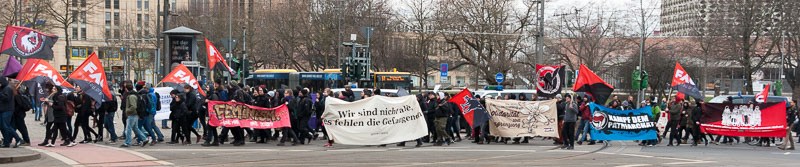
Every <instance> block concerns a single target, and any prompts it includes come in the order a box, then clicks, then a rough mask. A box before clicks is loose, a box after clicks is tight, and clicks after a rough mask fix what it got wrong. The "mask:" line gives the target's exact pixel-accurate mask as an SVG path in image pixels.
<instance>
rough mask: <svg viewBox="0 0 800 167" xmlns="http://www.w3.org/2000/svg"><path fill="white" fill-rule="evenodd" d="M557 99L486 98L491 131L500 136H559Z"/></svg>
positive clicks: (493, 134)
mask: <svg viewBox="0 0 800 167" xmlns="http://www.w3.org/2000/svg"><path fill="white" fill-rule="evenodd" d="M556 102H557V100H547V101H518V100H493V99H487V100H486V106H487V108H486V110H487V111H488V112H489V115H491V119H490V121H489V132H490V133H491V135H492V136H499V137H526V136H527V137H533V136H542V137H558V122H556V120H557V111H556Z"/></svg>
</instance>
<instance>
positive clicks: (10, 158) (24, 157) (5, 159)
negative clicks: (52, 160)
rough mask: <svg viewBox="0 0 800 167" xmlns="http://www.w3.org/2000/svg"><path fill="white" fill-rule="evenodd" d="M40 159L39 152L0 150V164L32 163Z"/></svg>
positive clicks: (20, 149) (11, 149) (15, 149)
mask: <svg viewBox="0 0 800 167" xmlns="http://www.w3.org/2000/svg"><path fill="white" fill-rule="evenodd" d="M39 158H42V155H41V154H39V152H36V151H33V150H30V149H25V148H0V164H6V163H17V162H25V161H33V160H37V159H39Z"/></svg>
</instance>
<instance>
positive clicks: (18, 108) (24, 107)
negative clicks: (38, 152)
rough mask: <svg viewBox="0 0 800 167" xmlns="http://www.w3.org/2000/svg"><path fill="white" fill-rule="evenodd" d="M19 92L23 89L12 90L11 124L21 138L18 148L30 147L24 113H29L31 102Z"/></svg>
mask: <svg viewBox="0 0 800 167" xmlns="http://www.w3.org/2000/svg"><path fill="white" fill-rule="evenodd" d="M20 92H25V90H24V87H20V88H19V89H15V90H14V107H15V108H14V115H13V116H12V118H11V123H12V126H13V127H14V129H15V131H19V134H20V135H21V136H22V141H23V143H21V144H19V146H30V145H31V144H30V143H31V138H30V136H28V126H27V125H25V113H26V112H28V111H30V110H31V109H32V108H33V107H32V106H31V103H30V101H31V100H30V99H29V98H28V97H27V96H25V95H23V94H21V93H20ZM15 133H16V132H15Z"/></svg>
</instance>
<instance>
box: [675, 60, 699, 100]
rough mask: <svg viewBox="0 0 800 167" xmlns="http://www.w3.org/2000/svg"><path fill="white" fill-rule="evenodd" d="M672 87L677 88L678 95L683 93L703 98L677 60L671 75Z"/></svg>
mask: <svg viewBox="0 0 800 167" xmlns="http://www.w3.org/2000/svg"><path fill="white" fill-rule="evenodd" d="M672 88H674V89H675V90H678V93H679V95H680V93H683V94H685V95H689V96H692V97H694V99H703V95H701V94H700V90H699V89H697V85H696V84H695V83H694V81H693V80H692V77H690V76H689V73H687V72H686V70H684V69H683V67H682V66H681V63H678V62H675V73H673V75H672Z"/></svg>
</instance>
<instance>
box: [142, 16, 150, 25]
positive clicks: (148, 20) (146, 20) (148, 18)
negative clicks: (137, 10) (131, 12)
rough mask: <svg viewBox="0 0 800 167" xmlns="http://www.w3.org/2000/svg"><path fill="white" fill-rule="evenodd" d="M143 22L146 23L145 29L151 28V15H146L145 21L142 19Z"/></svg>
mask: <svg viewBox="0 0 800 167" xmlns="http://www.w3.org/2000/svg"><path fill="white" fill-rule="evenodd" d="M142 20H143V21H144V27H145V28H149V27H150V14H144V19H142Z"/></svg>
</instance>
